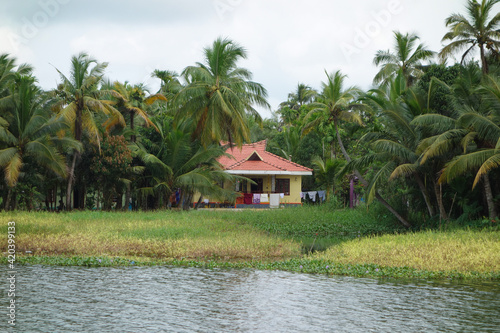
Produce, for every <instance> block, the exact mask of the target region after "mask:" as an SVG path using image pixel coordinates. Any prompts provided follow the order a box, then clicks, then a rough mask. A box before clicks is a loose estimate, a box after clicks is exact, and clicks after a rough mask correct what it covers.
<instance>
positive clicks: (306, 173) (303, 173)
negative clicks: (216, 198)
mask: <svg viewBox="0 0 500 333" xmlns="http://www.w3.org/2000/svg"><path fill="white" fill-rule="evenodd" d="M226 172H227V173H229V174H231V175H289V176H311V175H312V172H311V171H267V170H226Z"/></svg>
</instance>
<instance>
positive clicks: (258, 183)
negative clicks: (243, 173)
mask: <svg viewBox="0 0 500 333" xmlns="http://www.w3.org/2000/svg"><path fill="white" fill-rule="evenodd" d="M252 180H253V181H254V182H255V184H252V185H251V187H250V189H251V192H252V193H262V188H263V184H264V180H263V179H262V178H252Z"/></svg>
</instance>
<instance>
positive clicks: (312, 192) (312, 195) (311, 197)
mask: <svg viewBox="0 0 500 333" xmlns="http://www.w3.org/2000/svg"><path fill="white" fill-rule="evenodd" d="M316 193H317V192H316V191H311V192H307V195H308V196H309V198H310V199H311V200H312V201H313V202H316Z"/></svg>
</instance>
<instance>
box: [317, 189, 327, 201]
mask: <svg viewBox="0 0 500 333" xmlns="http://www.w3.org/2000/svg"><path fill="white" fill-rule="evenodd" d="M318 197H319V198H320V199H321V201H325V200H326V191H318Z"/></svg>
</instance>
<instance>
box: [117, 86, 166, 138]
mask: <svg viewBox="0 0 500 333" xmlns="http://www.w3.org/2000/svg"><path fill="white" fill-rule="evenodd" d="M113 89H114V91H115V92H117V93H118V94H119V95H118V97H117V99H118V105H117V106H116V108H117V109H118V110H119V111H120V112H121V113H122V114H123V115H127V116H128V117H129V124H130V129H131V130H132V132H133V131H134V129H135V123H134V118H135V116H139V117H141V118H142V119H143V120H144V121H145V122H146V125H147V126H149V125H152V126H153V127H154V126H155V125H154V124H153V122H151V120H150V119H149V116H148V114H147V113H146V111H145V109H146V108H147V107H148V106H149V105H151V104H153V103H154V102H156V101H164V102H166V101H167V99H166V98H165V96H163V94H161V93H158V94H154V95H149V96H147V97H146V93H147V90H146V89H145V87H144V86H143V85H142V84H136V85H134V86H131V85H130V84H129V83H128V82H125V83H120V82H118V81H117V82H115V83H114V84H113ZM130 141H131V142H135V135H134V134H132V135H131V137H130Z"/></svg>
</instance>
